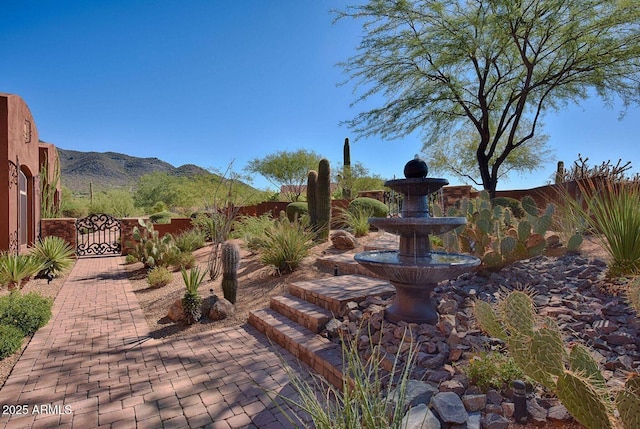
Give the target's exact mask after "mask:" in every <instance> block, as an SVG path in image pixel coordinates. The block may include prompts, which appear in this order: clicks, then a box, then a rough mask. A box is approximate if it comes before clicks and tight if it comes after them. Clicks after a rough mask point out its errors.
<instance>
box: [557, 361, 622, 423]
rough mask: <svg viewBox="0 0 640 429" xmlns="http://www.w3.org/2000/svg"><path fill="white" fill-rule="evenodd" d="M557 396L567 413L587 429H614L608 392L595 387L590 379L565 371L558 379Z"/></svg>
mask: <svg viewBox="0 0 640 429" xmlns="http://www.w3.org/2000/svg"><path fill="white" fill-rule="evenodd" d="M556 394H557V395H558V399H560V401H561V402H562V405H564V406H565V407H566V408H567V411H569V413H570V414H571V415H572V416H573V417H574V418H575V419H576V420H578V421H579V422H580V423H582V424H583V425H584V426H585V427H587V428H589V429H608V428H613V427H614V424H613V422H612V417H611V416H612V413H611V409H610V406H609V405H608V404H607V400H606V392H603V391H601V390H599V389H597V388H596V387H594V386H593V384H592V383H590V381H589V379H588V378H585V377H582V376H580V375H577V374H575V373H573V372H571V371H565V372H564V373H563V374H562V375H561V376H560V377H558V382H557V390H556Z"/></svg>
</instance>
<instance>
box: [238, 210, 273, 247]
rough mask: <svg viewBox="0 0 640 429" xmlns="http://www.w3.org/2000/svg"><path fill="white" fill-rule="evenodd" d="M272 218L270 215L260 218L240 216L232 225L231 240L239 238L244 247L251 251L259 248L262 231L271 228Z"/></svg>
mask: <svg viewBox="0 0 640 429" xmlns="http://www.w3.org/2000/svg"><path fill="white" fill-rule="evenodd" d="M273 222H274V220H273V218H272V217H271V214H270V213H265V214H263V215H262V216H242V217H240V218H239V219H238V220H236V221H235V222H234V223H233V232H232V233H231V237H232V238H239V239H241V240H242V241H243V242H244V245H245V246H246V247H247V248H248V249H249V250H252V251H257V250H258V249H260V247H261V243H262V240H263V237H264V231H265V230H266V229H267V228H269V227H271V226H273Z"/></svg>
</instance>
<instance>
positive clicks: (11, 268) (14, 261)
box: [0, 252, 44, 290]
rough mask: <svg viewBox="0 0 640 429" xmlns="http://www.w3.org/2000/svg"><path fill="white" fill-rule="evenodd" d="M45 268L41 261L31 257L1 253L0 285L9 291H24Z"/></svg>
mask: <svg viewBox="0 0 640 429" xmlns="http://www.w3.org/2000/svg"><path fill="white" fill-rule="evenodd" d="M43 266H44V265H43V263H42V262H41V261H40V260H39V259H37V258H35V257H33V256H31V255H13V254H10V253H7V252H3V253H0V284H2V285H3V286H7V287H8V288H9V290H14V289H22V288H23V287H24V285H25V284H27V282H28V281H29V280H30V279H31V277H32V276H34V275H35V274H37V273H39V272H40V271H41V270H42V268H43Z"/></svg>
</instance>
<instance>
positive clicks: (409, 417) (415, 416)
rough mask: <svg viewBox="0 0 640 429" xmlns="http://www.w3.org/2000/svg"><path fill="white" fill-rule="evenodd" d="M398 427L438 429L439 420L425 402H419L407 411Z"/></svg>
mask: <svg viewBox="0 0 640 429" xmlns="http://www.w3.org/2000/svg"><path fill="white" fill-rule="evenodd" d="M400 427H402V428H406V429H440V427H441V426H440V421H439V420H438V418H437V417H436V416H435V415H434V414H433V413H432V412H431V410H430V409H429V408H428V407H427V406H426V405H425V404H419V405H417V406H415V407H413V408H411V409H409V411H407V414H405V416H404V417H403V418H402V422H401V423H400Z"/></svg>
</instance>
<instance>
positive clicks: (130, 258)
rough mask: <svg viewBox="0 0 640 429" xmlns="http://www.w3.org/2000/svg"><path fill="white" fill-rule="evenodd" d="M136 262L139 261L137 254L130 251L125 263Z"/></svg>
mask: <svg viewBox="0 0 640 429" xmlns="http://www.w3.org/2000/svg"><path fill="white" fill-rule="evenodd" d="M136 262H138V258H136V256H135V255H132V254H131V253H129V254H128V255H127V256H125V258H124V263H125V264H135V263H136Z"/></svg>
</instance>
